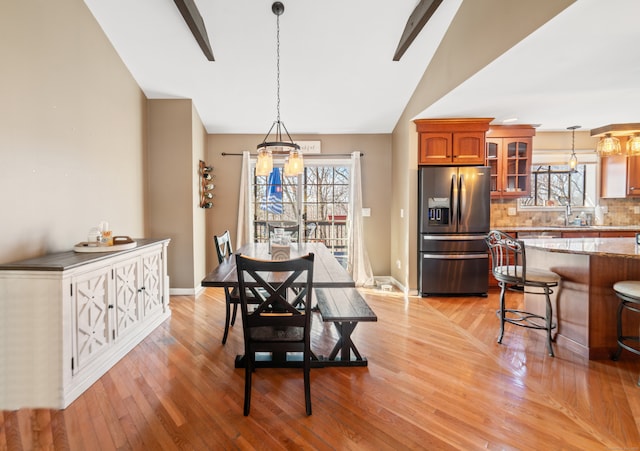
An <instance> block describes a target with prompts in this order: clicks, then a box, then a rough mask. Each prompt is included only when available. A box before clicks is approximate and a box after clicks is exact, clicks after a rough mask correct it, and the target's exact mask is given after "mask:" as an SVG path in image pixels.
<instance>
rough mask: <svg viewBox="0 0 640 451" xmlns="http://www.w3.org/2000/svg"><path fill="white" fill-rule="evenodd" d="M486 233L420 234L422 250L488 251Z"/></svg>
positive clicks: (451, 251) (434, 251) (437, 251)
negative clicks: (485, 239)
mask: <svg viewBox="0 0 640 451" xmlns="http://www.w3.org/2000/svg"><path fill="white" fill-rule="evenodd" d="M485 236H486V235H484V234H482V235H420V252H433V253H439V252H448V253H453V252H459V253H460V252H478V253H481V252H482V253H487V254H488V251H489V249H488V248H487V243H485V241H484V238H485Z"/></svg>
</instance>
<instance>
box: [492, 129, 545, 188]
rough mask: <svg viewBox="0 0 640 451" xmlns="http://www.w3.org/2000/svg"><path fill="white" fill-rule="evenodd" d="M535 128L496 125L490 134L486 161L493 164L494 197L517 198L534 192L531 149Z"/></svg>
mask: <svg viewBox="0 0 640 451" xmlns="http://www.w3.org/2000/svg"><path fill="white" fill-rule="evenodd" d="M535 134H536V131H535V128H533V127H532V126H530V125H493V126H491V128H490V129H489V131H488V132H487V137H486V163H485V164H486V165H487V166H489V167H491V183H490V185H491V197H492V198H516V197H524V196H529V195H530V193H531V177H530V175H531V153H532V147H533V136H534V135H535Z"/></svg>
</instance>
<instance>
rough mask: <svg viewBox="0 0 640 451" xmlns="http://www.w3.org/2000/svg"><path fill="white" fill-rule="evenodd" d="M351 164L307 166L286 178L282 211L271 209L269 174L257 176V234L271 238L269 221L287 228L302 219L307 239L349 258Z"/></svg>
mask: <svg viewBox="0 0 640 451" xmlns="http://www.w3.org/2000/svg"><path fill="white" fill-rule="evenodd" d="M350 172H351V170H350V163H349V162H348V161H346V162H339V163H338V162H336V163H333V164H325V165H322V166H316V165H308V166H307V165H306V166H305V169H304V172H303V173H302V174H301V175H299V176H293V177H287V176H283V177H282V214H275V213H274V212H273V211H278V209H277V208H269V202H270V198H269V196H268V193H269V190H270V189H272V186H271V185H270V184H269V177H267V176H254V178H253V181H254V183H253V211H254V213H255V217H254V237H255V241H256V242H267V241H268V224H276V225H281V226H285V227H290V226H295V225H298V224H299V222H300V221H301V222H302V230H303V231H304V236H303V237H301V238H300V239H302V240H305V241H320V242H323V243H324V244H325V245H326V246H327V247H328V248H329V249H330V250H331V251H332V252H333V253H334V255H336V257H337V258H338V260H340V261H341V262H343V263H344V264H345V265H346V261H347V249H348V246H347V219H348V218H347V215H348V212H349V202H350V199H349V182H350V175H351V174H350Z"/></svg>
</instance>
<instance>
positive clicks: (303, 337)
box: [236, 253, 314, 416]
mask: <svg viewBox="0 0 640 451" xmlns="http://www.w3.org/2000/svg"><path fill="white" fill-rule="evenodd" d="M313 261H314V254H312V253H310V254H308V255H305V256H303V257H300V258H296V259H292V260H258V259H254V258H250V257H244V256H242V255H236V268H237V271H238V285H239V292H240V306H241V309H240V310H241V312H242V329H243V332H244V357H245V359H244V360H245V384H244V415H245V416H247V415H249V409H250V407H251V377H252V374H253V372H254V369H255V362H256V352H271V353H276V354H278V353H279V354H285V355H286V353H287V352H297V353H300V352H301V353H302V368H303V374H304V397H305V407H306V411H307V415H311V381H310V372H311V371H310V370H311V359H312V353H311V334H310V329H311V302H312V299H311V297H312V283H313ZM294 282H295V284H294ZM255 297H258V298H260V300H261V302H260V304H259V305H257V306H254V307H255V309H252V310H251V311H249V305H250V304H249V300H251V299H253V298H255Z"/></svg>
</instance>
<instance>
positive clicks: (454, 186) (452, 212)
mask: <svg viewBox="0 0 640 451" xmlns="http://www.w3.org/2000/svg"><path fill="white" fill-rule="evenodd" d="M450 191H451V195H450V197H449V199H450V201H449V207H450V208H449V222H450V223H451V224H455V225H457V224H458V180H457V176H456V174H452V175H451V187H450ZM454 218H455V221H454Z"/></svg>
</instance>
